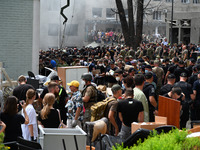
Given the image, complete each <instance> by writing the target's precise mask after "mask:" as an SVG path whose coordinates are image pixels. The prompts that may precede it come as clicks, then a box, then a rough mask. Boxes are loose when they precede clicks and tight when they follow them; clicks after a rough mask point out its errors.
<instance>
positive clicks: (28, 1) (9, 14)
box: [0, 0, 39, 79]
mask: <svg viewBox="0 0 200 150" xmlns="http://www.w3.org/2000/svg"><path fill="white" fill-rule="evenodd" d="M35 1H38V2H39V0H17V1H16V0H1V1H0V51H1V55H0V61H1V62H3V65H4V67H5V68H6V71H7V73H8V75H9V76H10V77H11V78H12V79H17V78H18V76H19V75H21V74H25V75H27V71H32V70H34V73H37V72H38V66H37V65H32V62H35V63H36V64H38V63H37V62H38V61H39V60H38V59H37V57H32V51H33V50H34V51H35V52H34V55H35V56H36V55H38V53H37V52H38V50H39V49H38V47H37V45H39V43H38V42H37V41H33V40H34V39H35V38H36V37H37V39H38V38H39V37H38V35H39V32H38V31H37V30H36V31H35V33H34V36H33V28H34V27H33V18H34V19H35V20H38V19H37V18H35V16H34V15H33V10H35V9H36V8H35V6H34V5H33V4H34V3H35ZM33 45H35V47H33ZM36 53H37V54H36ZM33 58H34V59H33Z"/></svg>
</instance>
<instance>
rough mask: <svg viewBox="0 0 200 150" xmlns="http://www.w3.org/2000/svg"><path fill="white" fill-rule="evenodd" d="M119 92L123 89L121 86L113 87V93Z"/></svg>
mask: <svg viewBox="0 0 200 150" xmlns="http://www.w3.org/2000/svg"><path fill="white" fill-rule="evenodd" d="M118 90H122V87H121V86H120V85H119V84H115V85H113V86H112V88H111V91H112V92H116V91H118Z"/></svg>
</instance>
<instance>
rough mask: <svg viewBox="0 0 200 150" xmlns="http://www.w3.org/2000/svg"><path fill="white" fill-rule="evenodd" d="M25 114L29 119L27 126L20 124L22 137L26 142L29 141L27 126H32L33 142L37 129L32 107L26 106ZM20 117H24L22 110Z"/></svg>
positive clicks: (36, 135) (29, 135)
mask: <svg viewBox="0 0 200 150" xmlns="http://www.w3.org/2000/svg"><path fill="white" fill-rule="evenodd" d="M26 113H27V115H28V118H29V124H22V136H23V138H24V139H26V140H31V134H30V131H29V128H28V126H29V125H33V135H34V140H35V139H36V138H37V137H38V128H37V118H36V112H35V109H34V108H33V105H31V104H28V105H27V106H26ZM22 115H23V116H24V112H23V110H22Z"/></svg>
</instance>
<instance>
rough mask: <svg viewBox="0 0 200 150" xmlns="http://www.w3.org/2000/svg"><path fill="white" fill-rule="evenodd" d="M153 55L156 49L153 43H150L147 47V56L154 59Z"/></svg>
mask: <svg viewBox="0 0 200 150" xmlns="http://www.w3.org/2000/svg"><path fill="white" fill-rule="evenodd" d="M153 55H154V49H153V47H152V45H150V47H149V48H148V49H147V56H149V59H150V60H152V59H153Z"/></svg>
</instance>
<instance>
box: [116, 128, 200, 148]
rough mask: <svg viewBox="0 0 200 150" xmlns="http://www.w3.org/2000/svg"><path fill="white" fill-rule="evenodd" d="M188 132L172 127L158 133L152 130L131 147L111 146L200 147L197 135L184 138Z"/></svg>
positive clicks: (118, 146) (119, 146)
mask: <svg viewBox="0 0 200 150" xmlns="http://www.w3.org/2000/svg"><path fill="white" fill-rule="evenodd" d="M187 135H188V132H187V131H186V130H184V131H179V130H178V129H174V130H172V131H170V132H169V133H161V134H160V135H158V134H157V133H156V131H154V133H153V135H151V136H149V137H148V138H147V139H146V140H145V141H144V142H143V143H142V142H141V140H139V141H138V143H137V145H136V144H135V145H133V147H131V148H123V145H117V147H116V148H115V147H113V150H192V149H199V148H200V139H199V138H198V137H194V138H186V136H187Z"/></svg>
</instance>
